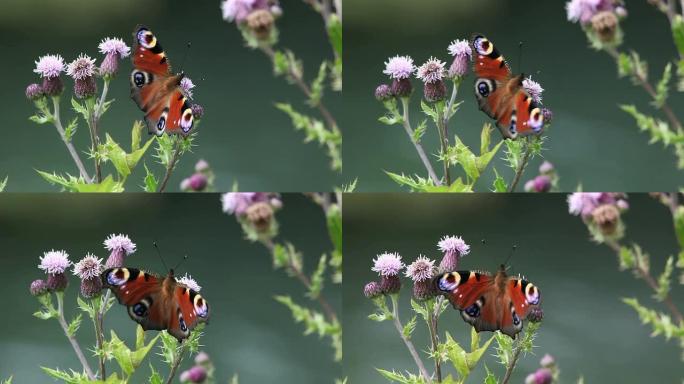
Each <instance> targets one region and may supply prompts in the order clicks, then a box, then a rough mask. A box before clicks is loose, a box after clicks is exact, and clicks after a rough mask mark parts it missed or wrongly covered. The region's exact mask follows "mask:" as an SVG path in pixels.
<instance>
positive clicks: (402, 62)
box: [382, 55, 416, 80]
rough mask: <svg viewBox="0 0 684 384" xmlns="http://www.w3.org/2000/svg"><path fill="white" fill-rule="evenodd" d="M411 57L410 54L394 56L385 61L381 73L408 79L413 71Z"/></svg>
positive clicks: (395, 77)
mask: <svg viewBox="0 0 684 384" xmlns="http://www.w3.org/2000/svg"><path fill="white" fill-rule="evenodd" d="M415 69H416V68H415V66H414V65H413V59H412V58H411V57H410V56H399V55H397V56H394V57H390V58H389V60H387V61H386V62H385V70H384V71H382V73H384V74H386V75H388V76H389V77H390V78H392V79H397V80H401V79H408V78H409V77H411V74H413V71H415Z"/></svg>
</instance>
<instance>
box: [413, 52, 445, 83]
mask: <svg viewBox="0 0 684 384" xmlns="http://www.w3.org/2000/svg"><path fill="white" fill-rule="evenodd" d="M445 65H446V63H444V62H443V61H440V60H438V59H436V58H434V57H430V58H429V59H428V61H426V62H425V63H423V65H421V66H420V67H418V69H417V70H416V77H417V78H419V79H421V80H422V81H423V83H426V84H428V83H435V82H437V81H440V80H442V79H443V78H444V67H445Z"/></svg>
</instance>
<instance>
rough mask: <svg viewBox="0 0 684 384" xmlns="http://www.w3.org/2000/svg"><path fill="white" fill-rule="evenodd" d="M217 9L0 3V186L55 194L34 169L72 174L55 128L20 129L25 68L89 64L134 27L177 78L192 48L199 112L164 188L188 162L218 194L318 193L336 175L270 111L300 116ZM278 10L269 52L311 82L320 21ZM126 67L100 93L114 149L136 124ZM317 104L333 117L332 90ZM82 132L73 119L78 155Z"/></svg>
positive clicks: (298, 10) (135, 184)
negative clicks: (149, 35) (103, 44)
mask: <svg viewBox="0 0 684 384" xmlns="http://www.w3.org/2000/svg"><path fill="white" fill-rule="evenodd" d="M219 5H220V1H218V0H214V1H197V2H187V1H163V0H152V1H144V2H141V1H134V0H119V1H105V0H96V1H91V0H64V1H49V2H46V1H40V0H3V1H2V2H0V48H2V52H3V65H2V69H3V78H4V84H3V86H2V87H1V88H0V100H2V107H1V110H2V112H3V116H4V121H3V137H4V139H3V140H2V142H0V180H2V179H4V177H5V176H9V183H8V186H7V190H8V191H55V190H57V187H53V186H51V185H49V184H47V182H45V181H43V180H42V178H41V177H40V176H38V174H37V173H36V172H35V171H34V169H39V170H45V171H53V170H56V171H60V172H64V171H68V172H70V173H71V174H77V170H76V167H75V165H74V164H73V161H72V159H71V157H70V156H69V154H68V152H67V150H66V148H65V147H64V144H63V143H62V141H61V140H60V138H59V135H58V134H57V131H56V129H55V128H54V127H53V126H51V125H43V126H39V125H36V124H35V123H32V122H30V121H28V117H29V116H30V115H32V114H33V112H34V107H33V103H32V102H29V101H27V100H26V98H25V96H24V90H25V88H26V86H27V85H28V84H30V83H33V82H36V81H37V80H38V78H37V75H36V74H34V73H33V69H34V68H35V65H34V61H35V60H37V59H38V57H39V56H41V55H44V54H47V53H59V54H61V55H62V56H63V57H64V59H65V60H66V62H70V61H71V60H73V59H74V58H76V57H77V56H78V55H79V54H80V53H81V52H83V53H86V54H88V55H90V56H91V57H93V58H97V61H98V64H99V63H100V61H101V58H102V56H101V54H100V53H99V52H98V50H97V45H98V44H99V42H100V40H101V39H102V38H104V37H107V36H109V37H120V38H123V39H125V41H126V42H127V44H128V45H132V35H131V34H132V32H133V29H134V27H135V26H136V25H137V24H139V23H142V24H146V25H148V26H149V27H150V28H151V29H152V30H153V31H154V32H155V33H156V35H157V37H158V38H159V41H161V44H162V46H163V47H164V49H165V51H166V53H167V55H168V56H169V58H170V61H171V63H172V65H173V66H174V70H176V71H180V69H181V68H180V66H181V62H182V61H183V56H184V55H185V53H186V44H187V43H188V42H191V43H192V48H191V49H190V50H189V52H188V58H187V59H186V61H185V65H184V68H183V69H184V70H185V72H186V73H187V74H188V76H189V77H190V78H191V79H192V80H193V81H194V82H195V84H196V88H195V90H194V94H195V102H197V103H199V104H201V105H203V106H204V108H205V117H204V118H203V119H202V123H201V124H200V125H199V127H198V130H197V131H198V133H199V135H198V137H197V140H196V142H195V143H196V144H197V147H196V148H195V149H194V153H193V154H187V155H186V156H185V157H183V158H182V160H181V162H180V164H179V165H178V167H177V169H176V171H175V172H174V174H173V175H172V178H171V180H170V184H169V185H170V187H171V188H170V190H178V185H179V183H180V181H181V180H182V179H183V178H185V177H187V176H189V175H190V174H191V173H192V170H193V166H194V164H195V162H196V161H197V160H198V159H200V158H203V159H205V160H207V161H208V162H209V163H210V164H211V165H212V167H213V168H214V170H215V172H216V176H217V177H216V182H217V183H216V184H217V189H218V190H229V189H230V188H231V187H232V185H233V182H235V181H237V182H239V186H240V189H241V190H249V191H271V190H277V191H293V192H296V191H304V190H310V191H322V190H330V189H331V188H332V186H334V185H337V184H340V183H341V176H340V175H338V174H335V172H333V171H332V170H330V168H329V159H328V157H327V156H326V154H325V151H324V150H323V149H321V148H318V146H317V145H316V144H304V143H303V140H304V135H303V134H302V133H301V132H295V131H294V128H293V127H292V125H291V122H290V118H289V117H288V116H287V115H285V114H284V113H282V112H280V111H278V110H276V109H275V108H274V106H273V104H274V103H275V102H288V103H292V105H293V106H294V107H295V108H296V109H298V110H300V111H307V112H308V111H309V110H310V108H309V107H308V106H307V105H305V104H304V103H303V97H302V95H301V93H300V92H299V90H298V89H297V88H296V87H294V86H291V85H289V84H287V82H286V81H285V80H284V79H282V78H274V76H273V74H272V67H271V64H270V61H269V60H268V59H267V58H266V56H264V55H263V54H262V53H261V52H257V51H252V50H250V49H248V48H246V47H244V43H243V40H242V37H241V35H240V32H239V31H238V30H237V28H236V27H235V25H234V24H229V23H227V22H225V21H224V20H223V19H222V18H221V10H220V8H219ZM282 7H283V10H284V15H283V17H282V18H281V19H280V20H278V26H279V28H280V31H281V34H280V37H281V43H282V44H283V45H284V46H287V47H289V48H291V49H292V50H293V51H294V52H295V53H296V54H297V55H298V57H299V58H301V59H302V60H303V61H304V64H305V75H307V74H308V76H307V78H308V79H311V78H312V77H313V76H314V75H315V73H317V71H318V67H319V65H320V62H321V60H323V59H324V58H327V57H329V56H330V55H331V53H330V51H331V50H330V45H329V44H328V41H327V37H326V36H325V32H324V28H323V25H322V20H321V17H320V16H319V15H318V14H317V13H315V12H314V11H313V10H312V9H311V8H310V7H309V6H308V5H306V4H304V2H302V1H288V2H286V3H284V4H283V5H282ZM131 68H132V66H131V64H130V59H125V60H124V62H123V64H122V66H121V68H120V74H119V76H117V78H116V79H115V80H114V81H113V83H112V86H111V91H110V97H112V98H115V99H116V100H117V101H116V102H115V103H114V104H113V105H112V107H111V109H110V110H109V112H108V113H107V114H105V115H104V117H103V120H102V122H101V128H100V131H101V132H102V133H103V136H104V132H107V133H109V134H110V135H111V136H112V137H113V138H114V139H115V140H117V141H119V142H120V143H121V144H122V145H124V148H129V146H130V131H131V126H132V124H133V121H134V120H136V119H142V117H143V114H142V112H140V110H138V108H137V106H136V105H135V103H134V102H133V101H132V100H131V99H130V88H129V80H128V74H129V73H130V70H131ZM65 80H66V79H65ZM65 83H66V84H67V87H68V88H69V90H68V92H67V93H68V94H72V91H71V89H70V88H71V87H72V83H73V82H72V81H71V79H68V80H66V81H65ZM100 86H101V84H100ZM67 93H65V94H67ZM325 99H326V100H325V101H326V103H327V104H329V107H330V109H331V110H332V112H333V114H335V113H338V112H340V108H341V105H340V104H341V98H340V95H339V93H337V94H336V93H334V92H326V96H325ZM62 104H63V108H62V120H63V123H64V124H67V122H68V121H69V120H70V119H71V118H73V117H74V116H75V113H74V112H73V111H71V110H70V105H69V102H68V100H66V102H63V103H62ZM67 108H69V110H67ZM312 112H313V111H312ZM314 114H315V113H314ZM87 132H88V130H87V127H86V125H85V123H83V122H82V121H81V124H80V125H79V132H78V133H77V134H76V137H75V139H74V141H75V143H76V145H77V148H78V149H79V150H81V151H84V150H85V149H86V148H88V146H89V143H90V140H89V137H88V133H87ZM152 152H153V151H152V150H150V152H148V156H147V157H146V158H145V161H146V162H147V165H148V166H150V167H154V166H155V165H156V164H155V163H154V159H153V158H152V157H151V156H150V155H151V154H152ZM82 159H83V161H84V162H86V166H87V167H88V169H89V170H90V169H92V161H86V155H82ZM138 168H139V169H137V172H135V173H134V174H133V175H132V176H131V177H132V178H131V179H130V181H129V182H128V184H127V186H128V190H129V191H141V190H142V189H141V188H140V187H139V186H140V185H142V184H143V183H142V178H143V176H144V169H143V166H142V164H140V165H139V167H138ZM160 168H161V167H160V166H158V165H156V167H155V168H154V170H155V171H156V173H157V175H158V176H157V177H159V178H161V175H163V173H162V171H161V169H160ZM91 173H92V172H91Z"/></svg>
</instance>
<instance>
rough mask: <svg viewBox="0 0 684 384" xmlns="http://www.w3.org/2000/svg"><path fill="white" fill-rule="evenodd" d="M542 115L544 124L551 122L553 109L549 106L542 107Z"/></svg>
mask: <svg viewBox="0 0 684 384" xmlns="http://www.w3.org/2000/svg"><path fill="white" fill-rule="evenodd" d="M542 116H544V124H551V120H553V111H551V110H550V109H549V108H542Z"/></svg>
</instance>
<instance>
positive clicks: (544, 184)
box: [525, 175, 552, 193]
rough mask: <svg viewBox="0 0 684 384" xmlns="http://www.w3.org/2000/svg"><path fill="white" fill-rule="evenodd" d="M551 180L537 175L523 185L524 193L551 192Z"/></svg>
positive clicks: (545, 176)
mask: <svg viewBox="0 0 684 384" xmlns="http://www.w3.org/2000/svg"><path fill="white" fill-rule="evenodd" d="M551 186H552V183H551V178H550V177H549V176H547V175H539V176H537V177H535V178H534V179H532V180H530V181H528V182H527V183H525V191H527V192H537V193H542V192H548V191H550V190H551Z"/></svg>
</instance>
